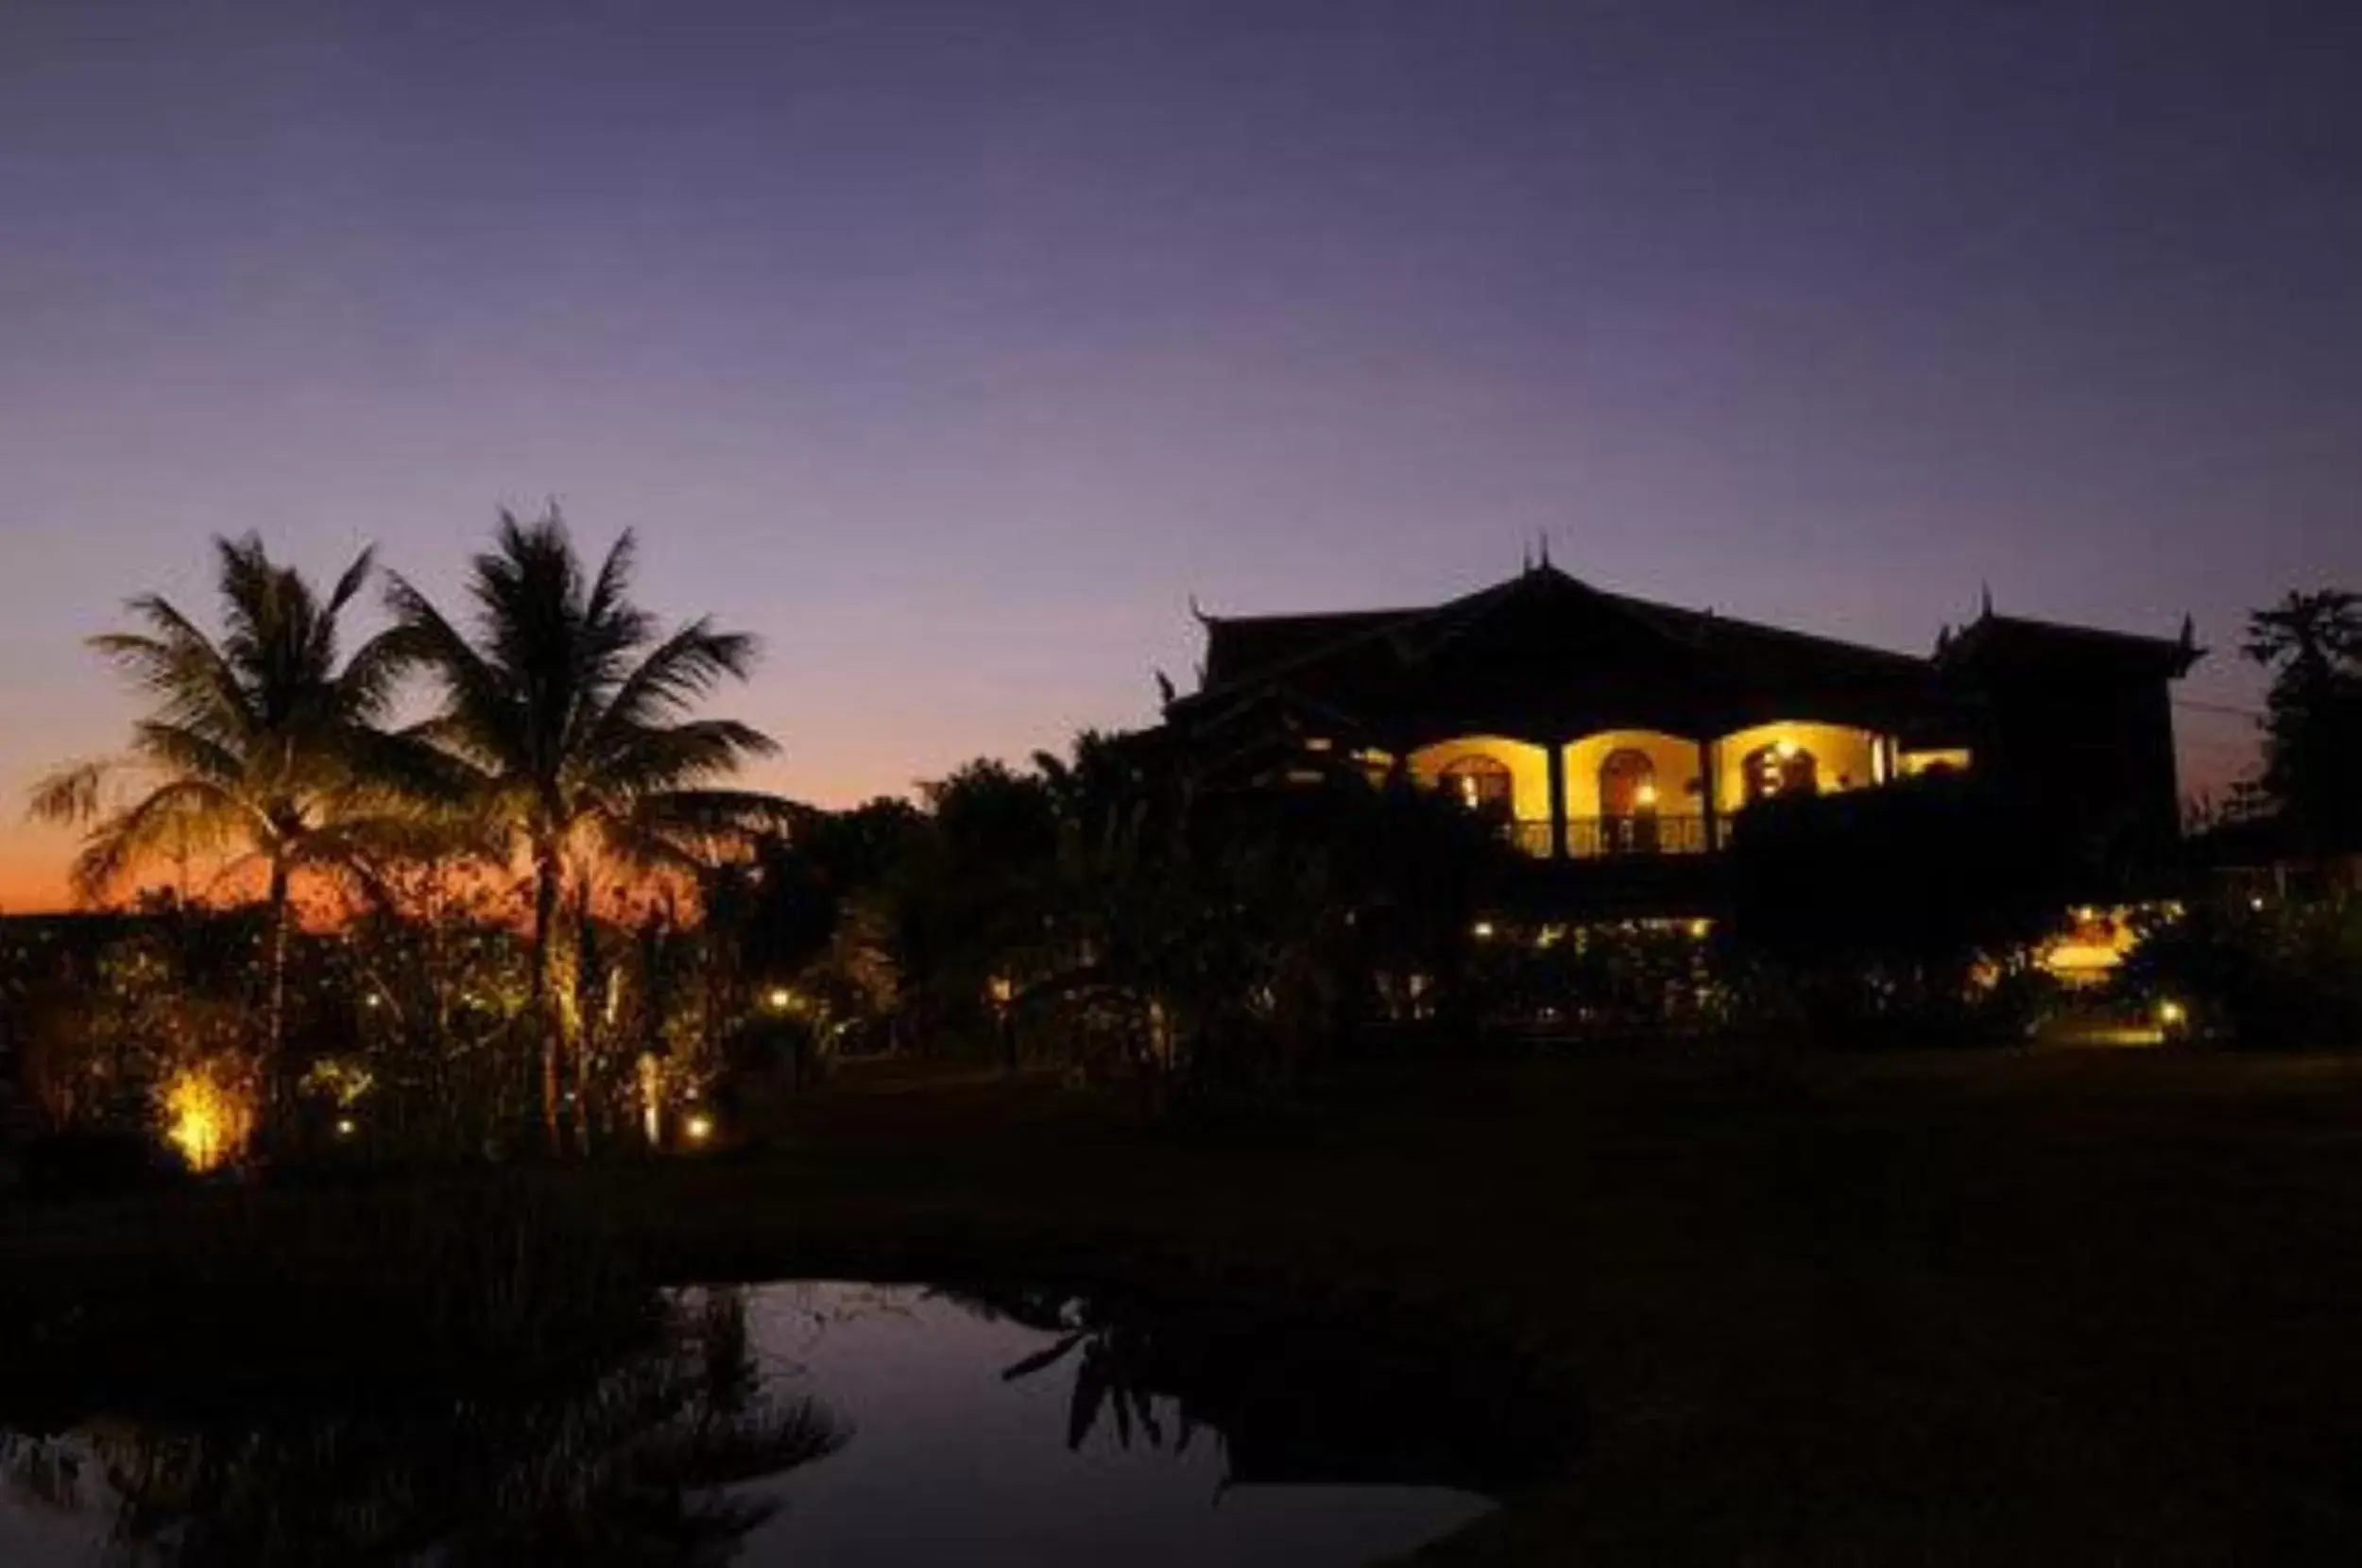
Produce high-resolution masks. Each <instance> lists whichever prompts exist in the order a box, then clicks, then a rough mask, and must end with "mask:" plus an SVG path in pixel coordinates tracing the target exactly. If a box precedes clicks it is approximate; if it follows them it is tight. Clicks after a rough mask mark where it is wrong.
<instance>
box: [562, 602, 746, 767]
mask: <svg viewBox="0 0 2362 1568" xmlns="http://www.w3.org/2000/svg"><path fill="white" fill-rule="evenodd" d="M758 652H759V644H758V643H757V641H756V639H754V638H753V637H752V636H750V635H748V634H746V633H744V632H724V631H717V630H716V629H715V628H714V625H713V620H712V617H710V616H700V617H698V618H697V619H696V620H694V621H692V622H689V623H688V624H687V625H685V626H681V627H679V628H677V629H676V630H675V631H674V633H673V634H672V635H671V636H670V637H668V638H666V639H664V640H663V641H662V642H660V643H659V644H658V645H657V646H656V648H655V649H654V650H653V651H651V652H650V653H649V655H648V656H646V657H645V658H643V659H642V660H641V661H640V663H639V664H638V666H637V667H635V668H634V669H633V670H632V672H631V673H630V674H628V675H626V676H625V678H624V682H623V684H622V685H621V686H619V687H618V688H617V689H616V690H615V694H614V696H613V697H612V698H611V699H609V700H608V703H607V706H606V711H605V712H603V713H602V714H601V715H600V719H599V731H598V733H597V734H596V735H594V737H593V739H592V741H591V745H592V746H593V747H594V748H595V747H597V746H599V745H600V744H602V743H603V741H604V740H605V738H606V736H607V733H608V731H609V730H611V729H618V728H621V727H623V726H626V725H632V724H642V725H645V724H657V723H660V722H661V721H663V720H665V719H667V718H670V717H672V716H673V715H674V714H676V713H678V712H680V711H682V710H683V709H685V708H687V707H689V706H690V705H691V704H693V703H694V702H695V701H696V700H697V699H699V698H701V697H704V696H707V695H710V693H711V692H712V691H713V690H714V689H715V688H716V687H718V686H720V685H721V683H722V682H723V681H724V680H725V679H735V680H745V678H746V676H747V675H748V674H749V673H751V672H752V671H753V669H754V663H755V657H756V655H757V653H758Z"/></svg>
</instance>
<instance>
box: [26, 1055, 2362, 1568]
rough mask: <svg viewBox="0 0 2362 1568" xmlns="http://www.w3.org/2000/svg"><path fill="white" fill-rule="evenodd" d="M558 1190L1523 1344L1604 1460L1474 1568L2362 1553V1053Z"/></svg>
mask: <svg viewBox="0 0 2362 1568" xmlns="http://www.w3.org/2000/svg"><path fill="white" fill-rule="evenodd" d="M536 1185H537V1187H538V1188H539V1194H540V1197H541V1199H543V1200H545V1201H546V1202H549V1203H551V1204H553V1205H555V1206H556V1208H557V1209H558V1210H559V1211H561V1212H564V1213H566V1214H569V1215H571V1216H573V1222H574V1223H577V1224H588V1225H595V1226H597V1227H599V1228H600V1229H601V1230H603V1231H605V1232H606V1233H607V1234H608V1236H609V1238H610V1240H611V1241H612V1242H613V1243H614V1244H615V1245H616V1246H617V1249H618V1251H619V1253H620V1254H621V1255H624V1256H626V1257H629V1258H631V1259H632V1260H634V1262H635V1264H636V1265H637V1266H638V1267H639V1268H641V1269H643V1270H649V1271H653V1272H659V1273H662V1274H667V1275H670V1276H672V1277H676V1278H693V1277H709V1278H711V1277H729V1276H734V1277H740V1278H760V1277H763V1276H767V1275H771V1276H775V1275H786V1274H796V1273H805V1274H814V1273H831V1272H833V1273H851V1274H862V1275H868V1276H871V1277H921V1278H923V1277H929V1276H936V1277H957V1276H972V1275H975V1274H977V1273H979V1272H991V1273H998V1274H1003V1275H1010V1276H1015V1275H1022V1274H1025V1273H1028V1272H1033V1273H1036V1274H1040V1275H1046V1276H1054V1277H1056V1278H1058V1279H1060V1280H1062V1281H1064V1280H1071V1281H1072V1282H1074V1283H1076V1284H1078V1285H1087V1284H1090V1283H1093V1282H1095V1281H1097V1282H1107V1283H1111V1284H1123V1285H1150V1286H1155V1287H1166V1288H1174V1289H1187V1290H1196V1291H1203V1292H1221V1293H1223V1294H1224V1295H1226V1296H1231V1297H1236V1298H1240V1299H1245V1300H1253V1299H1256V1298H1258V1297H1261V1298H1263V1299H1267V1300H1270V1301H1273V1302H1275V1303H1281V1302H1284V1303H1287V1304H1291V1305H1301V1304H1305V1303H1308V1302H1317V1303H1326V1304H1346V1305H1348V1306H1350V1307H1354V1308H1356V1309H1359V1310H1362V1311H1366V1312H1369V1313H1373V1314H1376V1313H1387V1314H1392V1315H1397V1316H1405V1315H1407V1316H1415V1317H1418V1318H1420V1319H1423V1320H1424V1321H1429V1322H1430V1323H1432V1324H1433V1325H1434V1326H1435V1329H1436V1331H1437V1332H1438V1333H1442V1334H1447V1335H1457V1336H1464V1337H1467V1338H1470V1339H1471V1340H1478V1339H1481V1340H1482V1341H1484V1342H1486V1343H1487V1344H1498V1345H1501V1346H1507V1347H1512V1348H1514V1349H1515V1351H1517V1352H1518V1353H1519V1354H1520V1355H1523V1356H1525V1357H1526V1358H1527V1359H1528V1360H1529V1361H1530V1363H1531V1365H1532V1368H1533V1371H1534V1374H1535V1376H1536V1377H1537V1378H1538V1379H1540V1380H1541V1382H1542V1383H1543V1385H1544V1386H1545V1387H1547V1388H1548V1389H1549V1390H1550V1392H1551V1395H1552V1397H1554V1398H1560V1399H1564V1400H1565V1401H1566V1402H1567V1404H1568V1405H1569V1406H1570V1411H1571V1413H1572V1415H1573V1417H1574V1418H1575V1419H1576V1420H1578V1421H1579V1423H1580V1426H1581V1430H1582V1433H1583V1440H1582V1442H1581V1445H1580V1449H1579V1451H1578V1453H1577V1454H1576V1457H1574V1458H1573V1459H1572V1460H1571V1461H1570V1462H1569V1464H1568V1465H1567V1468H1566V1474H1564V1476H1563V1477H1562V1478H1560V1479H1558V1480H1556V1481H1553V1482H1550V1483H1549V1484H1546V1485H1544V1486H1542V1487H1540V1488H1538V1489H1536V1490H1535V1491H1533V1492H1532V1494H1531V1495H1527V1496H1524V1497H1521V1498H1519V1499H1517V1500H1516V1502H1515V1505H1514V1506H1513V1507H1511V1508H1508V1509H1506V1510H1504V1511H1503V1512H1501V1513H1500V1514H1498V1515H1497V1516H1495V1517H1494V1518H1493V1519H1491V1520H1489V1521H1487V1522H1485V1523H1483V1524H1481V1525H1479V1526H1477V1527H1476V1528H1475V1529H1473V1530H1471V1531H1469V1532H1467V1533H1466V1534H1465V1535H1463V1537H1461V1538H1459V1539H1456V1540H1454V1541H1452V1542H1447V1543H1446V1544H1445V1545H1444V1546H1442V1547H1440V1548H1438V1549H1437V1550H1436V1551H1435V1552H1434V1553H1433V1554H1432V1556H1433V1557H1434V1559H1436V1560H1438V1561H1443V1562H1469V1563H1477V1562H1494V1561H1500V1562H1537V1563H1541V1562H1548V1563H1555V1562H1565V1561H1570V1560H1599V1561H1646V1562H1668V1561H1700V1562H1731V1561H1811V1562H1865V1563H1868V1562H1894V1561H1979V1562H1984V1561H2010V1562H2024V1561H2060V1562H2079V1563H2085V1562H2105V1561H2126V1562H2160V1561H2260V1560H2276V1561H2290V1560H2296V1561H2310V1560H2319V1561H2352V1560H2362V1322H2357V1310H2356V1309H2357V1307H2358V1306H2362V1061H2356V1062H2349V1061H2344V1060H2338V1059H2326V1058H2321V1059H2296V1058H2283V1059H2236V1058H2226V1057H2208V1056H2197V1055H2180V1054H2171V1053H2160V1052H2088V1053H2059V1054H2048V1055H2041V1054H2037V1055H2006V1056H2005V1055H1986V1056H1943V1057H1933V1056H1917V1057H1893V1058H1881V1059H1868V1058H1830V1057H1819V1058H1776V1057H1754V1058H1750V1059H1747V1060H1743V1061H1739V1060H1730V1059H1723V1060H1708V1061H1699V1060H1692V1061H1662V1060H1660V1061H1648V1060H1639V1059H1619V1060H1613V1061H1605V1060H1602V1061H1588V1062H1577V1063H1569V1064H1566V1065H1555V1066H1539V1065H1535V1066H1522V1067H1502V1066H1471V1067H1468V1068H1466V1069H1464V1070H1453V1071H1441V1070H1434V1069H1427V1070H1421V1071H1416V1072H1412V1071H1404V1072H1400V1073H1396V1074H1392V1075H1388V1076H1385V1077H1378V1078H1361V1079H1357V1080H1354V1081H1352V1082H1347V1083H1344V1084H1340V1085H1338V1086H1336V1088H1335V1089H1334V1091H1333V1092H1331V1093H1329V1094H1327V1095H1325V1096H1322V1097H1320V1098H1319V1099H1317V1101H1315V1103H1314V1105H1313V1106H1312V1108H1310V1109H1307V1110H1304V1111H1300V1112H1297V1113H1293V1114H1291V1115H1287V1116H1273V1117H1270V1118H1268V1119H1263V1120H1258V1121H1256V1122H1253V1123H1248V1124H1241V1123H1237V1122H1229V1123H1224V1125H1221V1126H1218V1127H1215V1126H1197V1127H1192V1126H1187V1125H1173V1126H1161V1127H1156V1128H1151V1129H1144V1128H1142V1127H1141V1126H1140V1125H1138V1123H1137V1122H1135V1121H1133V1120H1131V1119H1130V1118H1129V1117H1127V1116H1124V1115H1122V1114H1121V1111H1120V1110H1117V1109H1112V1108H1107V1107H1104V1106H1100V1105H1097V1104H1095V1103H1092V1102H1087V1101H1077V1100H1074V1099H1067V1098H1064V1097H1061V1096H1058V1095H1056V1094H1054V1093H1053V1092H1051V1091H1049V1090H1047V1089H1043V1088H1035V1087H1027V1086H1001V1085H995V1084H988V1083H987V1084H969V1085H964V1086H957V1087H950V1088H943V1089H938V1090H933V1091H928V1090H924V1089H917V1088H899V1089H898V1091H897V1092H892V1093H871V1094H863V1093H856V1092H850V1091H847V1092H842V1093H838V1094H834V1095H831V1096H830V1097H828V1098H826V1099H821V1100H818V1101H815V1102H813V1104H812V1105H811V1106H810V1107H808V1109H807V1110H806V1112H805V1113H804V1114H803V1116H802V1118H801V1119H800V1121H799V1123H798V1124H797V1125H796V1127H795V1128H794V1129H792V1130H791V1132H790V1133H789V1134H788V1136H787V1137H786V1138H785V1139H784V1140H783V1142H782V1144H781V1145H780V1146H779V1147H778V1148H775V1149H773V1150H767V1151H764V1152H762V1153H758V1154H747V1155H744V1156H738V1157H716V1158H712V1159H709V1160H704V1161H696V1162H684V1163H676V1164H671V1165H666V1166H659V1167H608V1168H602V1169H593V1170H581V1171H552V1172H545V1173H542V1174H541V1175H540V1176H539V1178H538V1179H537V1182H536ZM416 1196H417V1195H416V1194H415V1193H413V1194H411V1195H410V1196H409V1198H408V1199H407V1200H406V1201H416ZM240 1202H243V1201H242V1200H236V1199H231V1198H226V1197H224V1196H222V1195H219V1194H201V1195H192V1196H186V1197H182V1198H178V1199H174V1200H171V1201H170V1202H169V1205H168V1206H167V1207H166V1208H165V1209H163V1210H162V1211H160V1209H159V1208H158V1206H157V1205H156V1203H155V1202H153V1201H150V1202H143V1203H126V1204H117V1205H113V1206H111V1207H102V1208H93V1209H88V1210H80V1211H73V1212H60V1211H55V1210H52V1211H44V1212H41V1213H20V1214H17V1215H14V1216H11V1217H8V1218H6V1219H0V1273H5V1274H6V1275H8V1276H9V1277H13V1278H15V1279H17V1280H19V1281H29V1280H38V1281H40V1282H42V1284H41V1286H40V1289H41V1290H42V1291H43V1292H44V1293H48V1292H64V1293H67V1294H77V1293H78V1294H85V1295H89V1294H94V1293H106V1292H110V1291H115V1290H121V1289H124V1288H129V1287H132V1282H133V1281H135V1280H141V1279H148V1280H152V1279H155V1278H159V1277H165V1276H168V1275H169V1273H170V1271H171V1270H172V1268H173V1267H174V1265H173V1263H172V1261H171V1260H172V1258H173V1257H174V1256H176V1255H179V1254H181V1253H201V1252H202V1251H203V1249H204V1246H205V1242H204V1239H203V1238H204V1236H206V1234H207V1231H208V1228H209V1227H210V1226H212V1225H214V1224H215V1223H220V1222H224V1221H222V1219H221V1216H222V1215H225V1214H227V1213H228V1212H230V1211H231V1209H232V1208H235V1207H236V1206H237V1205H238V1204H239V1203H240ZM278 1202H287V1203H292V1204H302V1203H306V1202H313V1200H309V1199H304V1198H301V1197H293V1196H291V1197H288V1198H285V1199H283V1200H278ZM240 1222H241V1223H248V1224H250V1223H251V1222H252V1221H251V1219H250V1216H249V1218H248V1219H244V1220H241V1221H240Z"/></svg>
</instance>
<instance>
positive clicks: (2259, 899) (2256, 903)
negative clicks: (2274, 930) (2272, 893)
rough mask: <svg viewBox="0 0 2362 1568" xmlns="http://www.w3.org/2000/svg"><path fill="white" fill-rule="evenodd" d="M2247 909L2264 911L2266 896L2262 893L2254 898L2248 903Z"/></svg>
mask: <svg viewBox="0 0 2362 1568" xmlns="http://www.w3.org/2000/svg"><path fill="white" fill-rule="evenodd" d="M2247 907H2248V908H2249V909H2251V910H2260V909H2262V908H2263V907H2264V895H2262V894H2260V893H2259V894H2257V895H2255V896H2254V897H2252V898H2251V899H2249V900H2248V901H2247Z"/></svg>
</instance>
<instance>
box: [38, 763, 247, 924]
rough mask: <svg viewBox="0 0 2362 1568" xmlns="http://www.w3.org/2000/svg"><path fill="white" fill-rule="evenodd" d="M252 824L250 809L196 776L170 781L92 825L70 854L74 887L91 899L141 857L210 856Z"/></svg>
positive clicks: (123, 874)
mask: <svg viewBox="0 0 2362 1568" xmlns="http://www.w3.org/2000/svg"><path fill="white" fill-rule="evenodd" d="M252 827H253V815H252V812H251V811H250V810H248V808H247V807H246V806H245V805H244V804H242V803H241V802H239V801H238V800H237V799H236V798H234V797H233V796H231V795H230V794H229V793H226V792H225V791H223V790H221V789H220V788H219V787H217V786H215V785H213V784H210V783H206V782H203V781H200V780H197V779H175V780H172V781H171V782H168V783H165V784H163V785H161V786H159V787H158V788H157V789H155V790H153V791H151V792H150V793H147V794H146V795H145V796H143V797H142V798H141V799H140V800H138V801H137V802H135V803H133V804H132V805H130V806H128V807H126V808H125V809H124V810H121V811H118V812H115V813H114V814H112V815H111V816H109V817H106V818H104V819H103V820H101V821H100V822H99V823H98V825H97V826H96V827H93V828H92V829H91V831H90V834H89V836H88V837H87V838H86V839H85V840H84V841H83V844H82V850H81V853H80V854H79V855H77V857H76V858H75V861H74V887H75V891H76V892H77V894H78V895H81V896H82V897H83V898H85V899H89V900H92V901H95V900H97V899H100V898H103V897H104V896H106V895H107V894H108V892H109V891H110V890H111V889H112V888H113V887H114V886H115V885H116V884H117V883H118V882H120V881H121V880H122V879H123V878H124V876H125V875H126V874H127V873H128V872H129V871H130V870H131V869H132V867H134V866H136V865H138V864H140V863H141V862H143V861H150V860H154V859H157V858H158V857H160V856H167V855H196V854H209V853H211V852H213V851H214V850H217V849H219V848H221V847H222V846H223V845H224V844H231V843H234V842H236V841H237V840H238V839H239V838H240V837H241V836H242V835H245V834H247V833H248V832H249V831H250V830H251V828H252Z"/></svg>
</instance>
